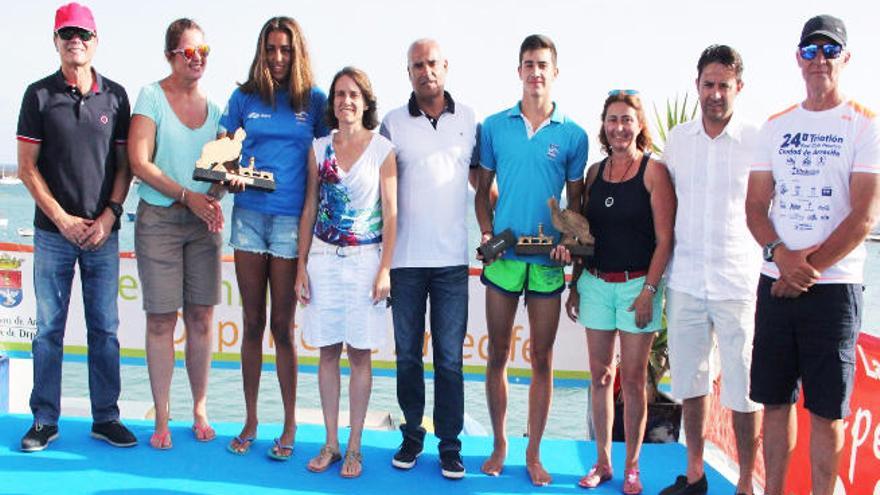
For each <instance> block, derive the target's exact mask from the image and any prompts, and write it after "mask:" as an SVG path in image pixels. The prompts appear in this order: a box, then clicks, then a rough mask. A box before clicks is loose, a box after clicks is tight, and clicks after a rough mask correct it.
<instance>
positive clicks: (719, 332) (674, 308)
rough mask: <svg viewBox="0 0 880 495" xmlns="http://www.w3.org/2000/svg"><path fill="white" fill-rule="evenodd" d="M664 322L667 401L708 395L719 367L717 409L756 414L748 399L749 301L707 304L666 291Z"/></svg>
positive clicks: (751, 329)
mask: <svg viewBox="0 0 880 495" xmlns="http://www.w3.org/2000/svg"><path fill="white" fill-rule="evenodd" d="M666 320H667V325H668V327H669V333H668V337H669V364H670V365H671V367H672V369H671V375H672V396H673V397H675V398H676V399H681V400H684V399H691V398H694V397H701V396H704V395H708V394H710V393H711V392H712V382H713V381H714V379H715V376H716V375H717V372H718V368H717V367H718V365H719V364H720V368H721V370H720V371H721V405H722V406H724V407H727V408H729V409H733V410H734V411H738V412H744V413H750V412H755V411H757V410H759V409H761V405H760V404H757V403H755V402H753V401H752V400H750V399H749V369H750V368H751V365H752V339H753V338H754V335H755V300H754V299H747V300H729V301H710V300H707V299H702V298H696V297H694V296H692V295H690V294H687V293H685V292H679V291H676V290H672V289H667V290H666ZM715 353H717V358H716V357H715V356H713V354H715ZM716 361H717V362H716Z"/></svg>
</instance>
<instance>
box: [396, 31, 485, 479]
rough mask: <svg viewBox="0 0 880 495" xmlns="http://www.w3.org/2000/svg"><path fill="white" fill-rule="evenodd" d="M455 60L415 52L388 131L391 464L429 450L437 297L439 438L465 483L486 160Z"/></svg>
mask: <svg viewBox="0 0 880 495" xmlns="http://www.w3.org/2000/svg"><path fill="white" fill-rule="evenodd" d="M447 67H448V62H447V60H446V58H445V57H444V56H443V54H442V52H441V51H440V46H439V45H438V44H437V42H436V41H434V40H429V39H421V40H418V41H415V42H414V43H413V44H412V45H411V46H410V48H409V52H408V55H407V73H408V74H409V79H410V82H411V83H412V88H413V93H412V95H411V96H410V99H409V103H408V104H406V105H404V106H402V107H400V108H397V109H395V110H392V111H391V112H389V113H388V115H386V116H385V119H384V120H383V121H382V127H381V129H380V132H381V133H382V135H384V136H385V137H387V138H388V139H390V140H391V142H393V143H394V147H395V150H396V152H397V167H398V169H397V170H398V191H397V201H398V211H399V213H398V223H397V243H396V245H395V249H394V260H393V263H392V269H391V297H392V300H393V304H392V315H393V320H394V342H395V347H396V353H397V401H398V403H399V404H400V409H401V410H402V411H403V415H404V419H405V421H406V422H405V423H404V424H403V425H401V427H400V429H401V432H402V433H403V442H402V443H401V445H400V448H399V449H398V451H397V452H396V453H395V454H394V458H393V459H392V461H391V463H392V464H393V465H394V466H395V467H397V468H400V469H410V468H412V467H413V466H414V465H415V463H416V457H418V455H419V454H421V452H422V446H423V442H424V437H425V429H424V428H423V427H422V416H423V414H424V412H425V379H424V366H423V362H422V349H423V347H424V339H425V312H426V301H427V300H428V299H429V298H430V304H431V314H430V316H431V325H430V337H429V339H430V344H431V348H432V349H433V351H434V363H433V364H434V431H435V434H436V435H437V437H438V438H439V439H440V445H439V451H440V467H441V472H442V474H443V476H445V477H447V478H451V479H460V478H462V477H464V474H465V469H464V464H463V463H462V460H461V454H460V451H461V442H460V441H459V439H458V435H459V434H460V433H461V429H462V425H463V422H464V377H463V375H462V346H463V344H464V337H465V331H466V329H467V316H468V254H467V252H468V232H467V202H468V201H467V199H468V180H469V177H470V176H472V175H473V176H475V171H476V169H475V168H474V167H475V166H476V165H477V163H478V156H479V154H478V153H477V152H476V146H477V142H478V138H477V132H478V130H477V125H476V120H475V119H474V112H473V110H471V109H470V108H468V107H466V106H464V105H462V104H461V103H459V102H457V101H454V100H453V99H452V96H451V95H450V94H449V93H447V92H446V91H445V89H444V83H445V81H446V70H447Z"/></svg>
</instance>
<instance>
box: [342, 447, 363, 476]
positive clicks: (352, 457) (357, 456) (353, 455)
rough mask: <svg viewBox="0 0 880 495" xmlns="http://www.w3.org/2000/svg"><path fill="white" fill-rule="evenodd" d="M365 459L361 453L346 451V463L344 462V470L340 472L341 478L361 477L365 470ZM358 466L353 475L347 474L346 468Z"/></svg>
mask: <svg viewBox="0 0 880 495" xmlns="http://www.w3.org/2000/svg"><path fill="white" fill-rule="evenodd" d="M363 461H364V457H363V456H362V455H361V453H360V452H353V451H351V450H346V451H345V461H343V462H342V469H341V470H340V471H339V476H342V477H343V478H357V477H358V476H360V475H361V472H362V471H363V469H364V463H363ZM352 465H356V466H357V469H356V470H354V472H353V473H352V474H346V473H345V468H346V466H352Z"/></svg>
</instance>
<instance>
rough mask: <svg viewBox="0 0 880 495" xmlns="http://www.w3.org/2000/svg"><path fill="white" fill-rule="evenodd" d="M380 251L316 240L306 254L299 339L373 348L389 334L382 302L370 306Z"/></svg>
mask: <svg viewBox="0 0 880 495" xmlns="http://www.w3.org/2000/svg"><path fill="white" fill-rule="evenodd" d="M381 256H382V251H381V248H380V245H379V244H369V245H365V246H354V247H346V248H339V249H337V248H336V246H333V245H331V244H327V243H326V242H323V241H321V240H320V239H318V238H317V237H315V238H313V239H312V246H311V249H310V251H309V262H308V265H307V269H308V271H309V292H310V294H311V301H310V302H309V305H308V306H306V307H305V310H304V312H303V313H304V314H303V316H304V318H303V330H302V332H303V340H304V341H305V343H306V344H308V345H309V346H312V347H325V346H328V345H334V344H339V343H345V344H348V345H350V346H351V347H354V348H355V349H377V348H379V347H381V346H382V344H383V343H384V342H385V333H386V332H387V331H388V323H387V314H388V309H387V308H386V305H385V302H384V301H383V302H381V303H379V304H376V305H374V304H373V300H372V297H371V293H372V290H373V283H374V282H375V280H376V273H377V272H378V270H379V261H380V259H381Z"/></svg>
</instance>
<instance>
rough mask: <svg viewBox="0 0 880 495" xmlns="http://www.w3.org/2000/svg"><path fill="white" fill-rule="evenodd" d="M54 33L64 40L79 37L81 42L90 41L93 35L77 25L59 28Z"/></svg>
mask: <svg viewBox="0 0 880 495" xmlns="http://www.w3.org/2000/svg"><path fill="white" fill-rule="evenodd" d="M56 34H58V37H59V38H61V39H63V40H64V41H70V40H72V39H73V37H74V36H77V37H79V39H81V40H82V41H83V42H88V41H91V39H92V38H94V37H95V33H93V32H91V31H89V30H87V29H83V28H78V27H66V28H61V29H59V30H58V31H57V32H56Z"/></svg>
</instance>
